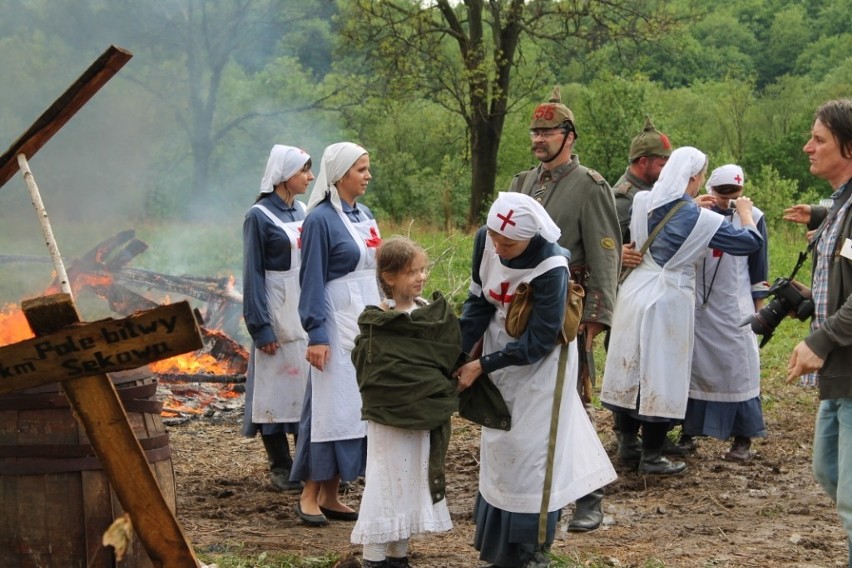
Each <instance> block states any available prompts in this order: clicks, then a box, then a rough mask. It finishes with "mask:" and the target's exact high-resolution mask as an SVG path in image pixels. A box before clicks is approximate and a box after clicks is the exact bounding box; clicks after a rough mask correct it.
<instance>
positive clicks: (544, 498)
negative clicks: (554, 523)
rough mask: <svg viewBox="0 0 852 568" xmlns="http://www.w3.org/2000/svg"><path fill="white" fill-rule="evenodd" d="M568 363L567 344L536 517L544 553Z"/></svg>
mask: <svg viewBox="0 0 852 568" xmlns="http://www.w3.org/2000/svg"><path fill="white" fill-rule="evenodd" d="M567 361H568V344H565V345H562V348H561V351H560V352H559V363H558V365H559V369H558V370H557V372H556V388H555V390H554V392H553V408H552V409H551V414H550V436H549V438H548V442H547V462H546V464H545V468H544V490H543V491H542V493H541V510H540V511H539V517H538V541H537V550H538V551H540V552H541V553H542V554H544V553H545V550H544V545H545V540H546V539H547V513H548V511H547V509H548V505H549V504H550V489H551V485H553V454H554V453H555V452H556V434H557V430H558V429H559V409H560V407H561V406H562V390H563V387H564V386H565V363H566V362H567Z"/></svg>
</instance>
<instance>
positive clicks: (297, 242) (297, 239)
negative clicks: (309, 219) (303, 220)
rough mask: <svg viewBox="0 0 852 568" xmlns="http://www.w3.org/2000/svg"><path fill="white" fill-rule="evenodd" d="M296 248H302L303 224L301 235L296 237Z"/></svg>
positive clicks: (300, 228) (300, 229) (300, 227)
mask: <svg viewBox="0 0 852 568" xmlns="http://www.w3.org/2000/svg"><path fill="white" fill-rule="evenodd" d="M296 248H298V249H300V248H302V226H301V225H299V236H298V237H296Z"/></svg>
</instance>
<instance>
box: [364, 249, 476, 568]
mask: <svg viewBox="0 0 852 568" xmlns="http://www.w3.org/2000/svg"><path fill="white" fill-rule="evenodd" d="M376 271H377V273H378V277H379V281H380V284H381V286H382V288H383V290H384V292H385V294H386V296H387V299H386V300H383V301H382V302H381V304H380V305H379V306H378V307H376V306H368V307H367V309H365V310H364V312H363V313H362V314H361V317H360V318H359V319H358V325H359V327H360V329H361V334H360V335H359V336H358V339H357V340H356V343H355V349H354V350H353V351H352V361H353V362H354V363H355V368H356V370H357V375H358V386H359V388H360V390H361V398H362V404H363V406H362V409H361V414H362V417H363V418H364V419H365V420H367V473H366V485H365V488H364V495H363V498H362V500H361V510H360V513H359V517H358V522H357V523H356V524H355V528H354V530H353V531H352V537H351V540H352V543H354V544H362V545H364V566H365V567H368V568H370V567H372V568H375V567H390V568H405V567H408V566H409V564H408V539H409V537H410V536H411V535H413V534H417V533H421V532H427V531H428V532H437V531H447V530H450V529H451V528H452V522H451V521H450V514H449V511H448V510H447V502H446V499H445V495H444V488H445V483H444V458H445V455H446V450H447V444H448V442H449V435H450V416H451V415H452V414H453V412H454V411H455V410H456V408H457V406H458V396H457V394H456V388H455V384H454V383H453V382H452V381H451V380H450V378H449V377H450V374H451V373H452V371H453V368H454V366H455V364H456V362H457V360H458V358H459V356H460V355H461V334H460V331H459V327H458V321H457V319H456V317H455V314H454V313H453V310H452V308H451V307H450V306H449V304H448V303H447V302H446V300H445V299H444V298H443V297H442V296H441V295H440V294H438V293H436V294H435V296H434V297H433V301H432V302H431V303H429V302H427V301H426V300H424V299H423V298H421V297H420V295H421V294H422V293H423V285H424V284H425V282H426V254H425V252H424V251H423V250H422V249H421V248H420V247H419V246H417V245H416V244H414V243H413V242H412V241H410V240H408V239H405V238H394V239H391V240H388V241H386V242H385V243H384V244H383V245H382V247H381V248H380V249H379V252H378V254H377V256H376Z"/></svg>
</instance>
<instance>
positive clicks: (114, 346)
mask: <svg viewBox="0 0 852 568" xmlns="http://www.w3.org/2000/svg"><path fill="white" fill-rule="evenodd" d="M202 346H203V342H202V340H201V333H200V331H199V329H198V326H197V324H196V321H195V315H194V314H193V312H192V307H191V306H190V305H189V302H186V301H184V302H178V303H176V304H170V305H167V306H161V307H158V308H154V309H152V310H149V311H146V312H141V313H139V314H134V315H132V316H130V317H127V318H124V319H120V320H113V319H109V320H102V321H98V322H93V323H87V324H83V325H79V326H75V327H69V328H66V329H63V330H62V331H60V332H58V333H52V334H49V335H43V336H40V337H36V338H34V339H28V340H26V341H22V342H20V343H16V344H14V345H9V346H7V347H2V348H0V394H6V393H8V392H12V391H16V390H20V389H25V388H32V387H35V386H39V385H43V384H47V383H53V382H58V381H64V380H66V379H73V378H75V377H83V376H87V375H92V374H97V373H113V372H116V371H125V370H128V369H135V368H136V367H141V366H142V365H147V364H148V363H153V362H154V361H159V360H161V359H167V358H169V357H174V356H175V355H180V354H182V353H187V352H189V351H195V350H197V349H200V348H201V347H202Z"/></svg>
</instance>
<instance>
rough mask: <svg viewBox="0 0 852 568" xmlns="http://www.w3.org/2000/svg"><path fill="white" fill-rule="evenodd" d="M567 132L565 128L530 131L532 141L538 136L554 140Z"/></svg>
mask: <svg viewBox="0 0 852 568" xmlns="http://www.w3.org/2000/svg"><path fill="white" fill-rule="evenodd" d="M563 132H565V129H564V128H559V127H556V128H536V129H535V130H530V139H532V140H535V138H536V136H541V137H542V138H552V137H554V136H556V135H557V134H560V133H563Z"/></svg>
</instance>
